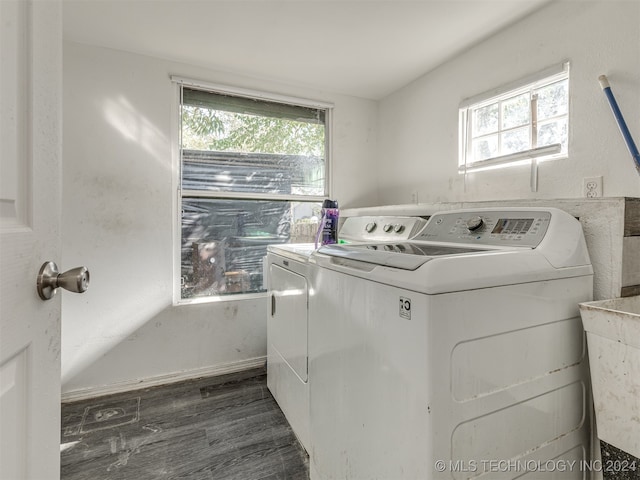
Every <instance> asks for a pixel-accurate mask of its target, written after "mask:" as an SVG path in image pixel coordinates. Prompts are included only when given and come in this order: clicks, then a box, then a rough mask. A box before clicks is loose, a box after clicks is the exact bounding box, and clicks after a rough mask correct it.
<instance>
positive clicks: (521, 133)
mask: <svg viewBox="0 0 640 480" xmlns="http://www.w3.org/2000/svg"><path fill="white" fill-rule="evenodd" d="M529 148H531V142H530V141H529V128H528V127H524V128H517V129H515V130H509V131H508V132H504V133H503V134H502V151H501V152H500V153H501V155H508V154H510V153H516V152H523V151H525V150H528V149H529Z"/></svg>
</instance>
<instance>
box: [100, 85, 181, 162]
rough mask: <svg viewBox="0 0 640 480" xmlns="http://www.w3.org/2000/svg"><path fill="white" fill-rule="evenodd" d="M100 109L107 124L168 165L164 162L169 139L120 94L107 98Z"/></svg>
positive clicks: (168, 148)
mask: <svg viewBox="0 0 640 480" xmlns="http://www.w3.org/2000/svg"><path fill="white" fill-rule="evenodd" d="M101 109H102V111H103V112H104V116H105V118H106V120H107V121H108V122H109V124H110V125H111V126H112V127H113V128H115V129H116V130H117V131H118V132H120V134H121V135H122V136H123V137H124V138H125V139H126V140H128V141H130V142H135V144H136V145H137V146H139V147H140V148H142V149H144V150H145V151H146V152H147V153H149V154H151V155H152V156H153V158H155V159H156V160H157V161H158V162H159V163H160V164H161V165H162V166H163V167H165V168H166V167H167V166H168V165H170V163H167V162H166V155H167V152H169V151H170V143H169V139H167V138H166V137H165V135H164V134H163V133H162V131H161V130H160V129H159V128H158V127H156V126H155V125H154V124H153V123H152V122H151V121H149V119H147V118H146V117H145V116H143V115H141V114H140V113H139V112H138V111H137V110H136V109H135V108H134V106H133V105H132V104H131V102H129V100H127V99H126V98H125V97H123V96H122V95H120V96H119V97H117V98H115V99H111V98H107V99H106V100H104V101H103V103H102V105H101Z"/></svg>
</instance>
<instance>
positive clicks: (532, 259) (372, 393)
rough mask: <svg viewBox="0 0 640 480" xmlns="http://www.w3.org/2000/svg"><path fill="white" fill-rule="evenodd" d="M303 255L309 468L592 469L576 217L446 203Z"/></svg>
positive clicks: (325, 472)
mask: <svg viewBox="0 0 640 480" xmlns="http://www.w3.org/2000/svg"><path fill="white" fill-rule="evenodd" d="M309 267H310V268H309V272H310V280H311V281H310V283H311V292H312V293H311V295H310V298H309V302H310V303H309V340H310V344H309V375H310V377H311V378H312V379H313V382H312V383H311V388H310V427H311V449H310V450H309V454H310V463H311V465H310V467H311V479H312V480H321V479H322V480H325V479H360V480H372V479H385V480H389V479H393V480H398V479H411V480H416V479H428V480H431V479H467V478H476V477H480V476H482V478H487V479H491V480H495V479H515V478H525V479H535V480H539V479H547V478H562V479H584V478H587V473H585V469H584V468H583V467H584V465H583V464H581V463H579V462H580V461H583V460H588V459H589V452H590V414H589V412H590V403H591V400H590V394H589V391H590V388H589V383H588V382H589V375H588V370H587V364H586V355H585V348H586V347H585V341H584V332H583V330H582V326H581V322H580V317H579V312H578V303H580V302H583V301H585V300H588V299H590V298H591V296H592V281H593V270H592V267H591V264H590V261H589V255H588V253H587V249H586V246H585V241H584V237H583V233H582V228H581V226H580V223H579V222H578V221H577V220H576V219H575V218H573V217H571V216H570V215H568V214H567V213H565V212H563V211H560V210H556V209H550V208H549V209H546V208H545V209H528V208H518V209H509V208H504V209H499V210H498V209H483V210H475V211H468V210H464V211H463V210H459V211H451V212H446V213H439V214H435V215H433V216H432V217H431V218H430V219H429V222H428V223H427V225H426V226H425V227H424V229H423V230H422V231H421V232H420V233H419V234H418V235H417V236H416V237H415V238H414V239H413V240H411V241H407V242H393V243H379V244H361V245H346V246H345V245H332V246H324V247H322V248H320V249H319V250H318V251H317V252H315V253H314V254H313V255H312V256H311V259H310V264H309ZM571 462H574V463H571Z"/></svg>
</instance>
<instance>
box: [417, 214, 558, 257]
mask: <svg viewBox="0 0 640 480" xmlns="http://www.w3.org/2000/svg"><path fill="white" fill-rule="evenodd" d="M550 220H551V213H550V212H546V211H531V210H527V211H512V210H507V211H500V210H491V211H477V212H475V211H468V212H445V213H438V214H436V215H433V216H432V217H431V218H430V219H429V222H428V223H427V225H426V226H425V227H424V229H423V230H422V231H421V232H420V233H419V234H418V235H416V236H415V237H414V240H424V241H430V242H452V243H468V244H478V245H495V246H507V245H509V246H519V247H531V248H535V247H536V246H538V244H539V243H540V242H541V241H542V239H543V238H544V236H545V234H546V233H547V229H548V228H549V222H550Z"/></svg>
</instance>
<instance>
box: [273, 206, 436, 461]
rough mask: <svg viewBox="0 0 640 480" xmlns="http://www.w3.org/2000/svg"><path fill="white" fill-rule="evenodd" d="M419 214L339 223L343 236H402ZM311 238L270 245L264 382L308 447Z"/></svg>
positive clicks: (352, 239)
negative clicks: (309, 266) (309, 267)
mask: <svg viewBox="0 0 640 480" xmlns="http://www.w3.org/2000/svg"><path fill="white" fill-rule="evenodd" d="M425 223H426V221H425V220H424V219H422V218H419V217H387V216H380V217H374V216H362V217H349V218H346V219H345V220H344V222H343V225H342V227H341V228H340V232H339V238H340V240H341V241H342V242H349V243H350V244H352V243H357V242H363V241H402V240H407V239H409V238H411V237H412V236H414V235H415V234H417V233H418V232H419V231H420V230H421V228H422V227H423V226H424V225H425ZM314 249H315V247H314V244H312V243H305V244H281V245H270V246H269V247H268V249H267V258H266V266H265V272H266V274H267V289H268V291H269V306H268V309H269V311H268V315H267V386H268V387H269V390H270V391H271V393H272V395H273V396H274V398H275V399H276V401H277V402H278V405H279V406H280V408H281V409H282V411H283V413H284V414H285V416H286V418H287V420H288V422H289V424H290V425H291V427H292V429H293V431H294V432H295V434H296V436H297V437H298V439H299V440H300V443H301V444H302V446H303V447H304V448H305V449H306V450H307V451H309V449H310V441H309V375H308V314H307V306H308V295H309V293H308V259H309V256H310V255H311V253H312V252H313V251H314Z"/></svg>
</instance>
